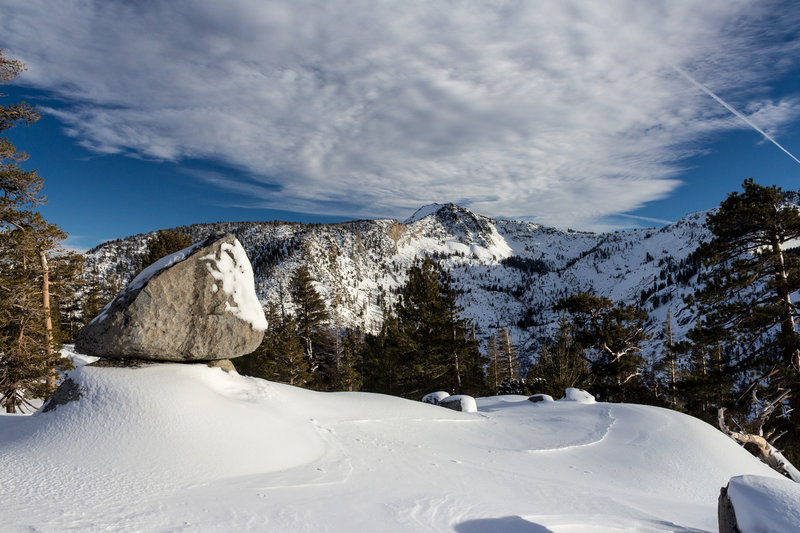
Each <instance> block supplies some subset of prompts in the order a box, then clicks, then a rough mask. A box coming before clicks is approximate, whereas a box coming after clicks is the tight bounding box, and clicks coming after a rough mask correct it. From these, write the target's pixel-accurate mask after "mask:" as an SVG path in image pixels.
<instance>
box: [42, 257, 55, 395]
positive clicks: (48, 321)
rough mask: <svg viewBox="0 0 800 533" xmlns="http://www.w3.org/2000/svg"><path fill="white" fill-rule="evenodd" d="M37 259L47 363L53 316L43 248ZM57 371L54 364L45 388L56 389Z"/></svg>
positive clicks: (48, 268) (50, 347)
mask: <svg viewBox="0 0 800 533" xmlns="http://www.w3.org/2000/svg"><path fill="white" fill-rule="evenodd" d="M39 261H40V262H41V266H42V309H43V310H44V339H45V349H46V350H47V364H48V365H49V364H50V360H51V357H52V356H53V351H54V350H53V318H52V315H51V313H50V266H49V265H48V264H47V254H46V253H45V250H44V249H40V250H39ZM57 377H58V376H57V373H56V369H55V366H53V367H52V368H50V370H49V372H48V374H47V390H48V391H50V392H54V391H55V390H56V380H57Z"/></svg>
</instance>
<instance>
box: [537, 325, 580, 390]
mask: <svg viewBox="0 0 800 533" xmlns="http://www.w3.org/2000/svg"><path fill="white" fill-rule="evenodd" d="M526 381H527V383H528V388H529V389H530V390H531V392H532V393H540V394H549V395H550V396H552V397H554V398H560V397H561V396H563V394H564V391H565V390H566V389H568V388H571V387H575V388H579V389H589V388H590V387H591V385H592V381H593V380H592V375H591V373H590V371H589V363H588V361H587V360H586V356H585V354H584V350H583V348H581V346H580V345H578V343H577V342H576V341H575V338H574V333H573V326H572V324H570V323H569V321H567V320H566V319H565V318H564V317H562V318H561V319H560V320H559V333H558V336H557V337H556V338H555V339H554V340H551V341H550V342H547V343H544V344H542V347H541V349H540V351H539V357H538V358H537V359H536V361H535V362H534V363H533V364H532V365H531V367H530V368H529V369H528V375H527V380H526Z"/></svg>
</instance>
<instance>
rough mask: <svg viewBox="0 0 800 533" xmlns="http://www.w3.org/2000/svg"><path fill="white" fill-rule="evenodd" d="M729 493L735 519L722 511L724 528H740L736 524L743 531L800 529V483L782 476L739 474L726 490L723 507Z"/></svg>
mask: <svg viewBox="0 0 800 533" xmlns="http://www.w3.org/2000/svg"><path fill="white" fill-rule="evenodd" d="M726 492H727V501H728V502H730V508H732V510H733V515H735V518H734V516H731V515H728V518H727V519H726V518H725V517H724V516H723V513H722V512H721V513H720V531H737V529H734V527H736V528H738V531H741V533H749V532H756V531H757V532H763V533H784V532H787V531H800V483H795V482H794V481H791V480H789V479H786V478H781V477H766V476H755V475H748V476H736V477H733V478H731V481H730V483H728V486H727V489H723V491H722V497H721V498H720V506H721V508H722V506H723V502H724V501H725V494H726ZM733 522H735V524H734V523H733ZM723 525H725V527H726V528H727V529H724V528H723V527H722V526H723Z"/></svg>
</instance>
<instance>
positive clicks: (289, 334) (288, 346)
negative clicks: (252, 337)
mask: <svg viewBox="0 0 800 533" xmlns="http://www.w3.org/2000/svg"><path fill="white" fill-rule="evenodd" d="M267 323H268V324H269V329H268V330H267V332H266V333H265V335H264V340H263V341H262V342H261V345H260V346H259V347H258V348H257V349H256V350H255V351H254V352H253V353H251V354H248V355H245V356H244V357H240V358H238V359H237V360H236V363H235V365H236V368H237V370H238V371H239V372H241V373H242V374H246V375H248V376H254V377H258V378H262V379H267V380H270V381H278V382H281V383H287V384H289V385H295V386H298V387H305V386H308V385H309V384H310V383H311V380H312V379H313V375H312V373H311V367H310V365H309V361H308V358H307V357H306V356H305V353H304V350H303V344H302V342H301V341H300V338H299V337H298V336H297V323H296V322H295V320H294V318H293V317H292V316H291V315H287V316H281V315H280V314H279V313H278V312H277V311H276V309H275V308H274V307H272V306H270V307H268V308H267Z"/></svg>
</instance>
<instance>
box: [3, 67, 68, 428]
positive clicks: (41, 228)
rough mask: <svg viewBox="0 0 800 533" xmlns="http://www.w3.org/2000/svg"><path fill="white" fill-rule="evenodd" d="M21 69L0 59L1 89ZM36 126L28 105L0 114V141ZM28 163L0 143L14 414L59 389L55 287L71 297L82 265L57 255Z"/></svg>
mask: <svg viewBox="0 0 800 533" xmlns="http://www.w3.org/2000/svg"><path fill="white" fill-rule="evenodd" d="M23 69H24V66H23V65H22V63H20V62H19V61H16V60H13V59H9V58H7V57H6V56H5V55H4V54H3V52H2V51H0V82H2V83H5V82H7V81H9V80H11V79H13V78H15V77H16V76H17V75H19V73H20V72H21V71H22V70H23ZM38 118H39V115H38V113H36V111H34V110H33V109H32V108H31V107H30V106H28V105H27V104H25V103H24V102H22V103H18V104H13V105H9V106H0V133H2V132H4V131H6V130H7V129H9V128H11V127H13V126H15V125H17V124H18V123H20V122H24V123H26V124H30V123H31V122H34V121H36V120H38ZM25 160H27V155H26V154H24V153H22V152H19V151H17V149H16V148H15V147H14V145H13V144H12V143H11V142H10V141H9V140H8V138H7V137H3V138H2V139H0V403H2V405H3V406H4V407H5V409H6V411H7V412H12V413H13V412H16V410H17V409H18V408H19V407H20V406H23V405H28V406H29V402H28V401H27V398H30V397H32V396H38V397H46V396H47V395H49V393H51V392H52V391H53V390H54V388H55V380H56V366H57V364H58V362H59V359H60V355H59V353H58V348H59V345H58V340H59V334H58V331H57V327H58V321H54V320H53V317H54V315H55V314H57V313H56V308H55V307H54V305H53V302H54V296H56V292H57V291H56V286H55V285H54V284H53V282H54V280H55V279H56V278H57V277H59V276H60V277H61V278H62V280H61V281H62V283H63V287H62V288H61V289H63V294H62V296H65V295H66V290H65V289H66V286H67V283H66V281H67V279H68V278H70V277H74V276H75V270H74V269H72V268H70V269H67V268H62V266H63V265H66V264H75V263H76V261H74V257H73V256H63V257H62V258H61V259H59V256H57V255H54V254H53V251H54V250H56V249H57V248H58V246H59V244H60V243H61V241H63V240H64V239H65V238H66V234H65V233H64V232H62V231H61V230H60V229H59V228H58V227H57V226H55V225H53V224H49V223H48V222H46V221H45V220H44V219H43V218H42V217H41V215H40V214H39V213H37V212H35V211H33V208H34V207H36V206H37V205H40V204H41V203H43V202H44V196H43V195H42V191H41V189H42V180H41V178H40V177H39V176H38V174H37V173H36V171H29V170H25V169H23V168H22V167H21V163H22V162H24V161H25ZM61 289H59V290H61Z"/></svg>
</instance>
